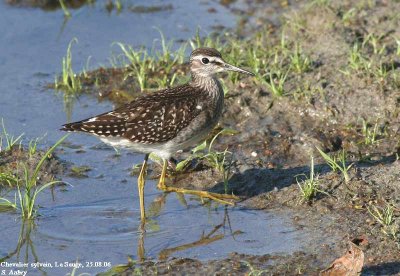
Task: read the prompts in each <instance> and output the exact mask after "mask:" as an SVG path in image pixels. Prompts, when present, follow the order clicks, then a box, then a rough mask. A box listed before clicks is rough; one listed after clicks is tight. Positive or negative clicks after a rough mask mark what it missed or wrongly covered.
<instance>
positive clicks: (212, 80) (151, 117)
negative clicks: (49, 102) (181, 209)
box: [61, 48, 253, 222]
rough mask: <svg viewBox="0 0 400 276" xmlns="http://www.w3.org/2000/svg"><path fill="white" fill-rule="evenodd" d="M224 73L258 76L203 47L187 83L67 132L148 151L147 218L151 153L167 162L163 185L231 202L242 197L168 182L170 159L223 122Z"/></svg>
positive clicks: (141, 180) (140, 181) (68, 126)
mask: <svg viewBox="0 0 400 276" xmlns="http://www.w3.org/2000/svg"><path fill="white" fill-rule="evenodd" d="M223 71H236V72H240V73H245V74H249V75H253V74H252V73H251V72H248V71H245V70H243V69H240V68H237V67H235V66H233V65H230V64H228V63H226V62H225V61H224V60H223V59H222V56H221V54H220V53H219V52H218V51H217V50H215V49H212V48H199V49H196V50H194V51H193V52H192V54H191V56H190V72H191V76H192V79H191V81H190V82H188V83H187V84H184V85H181V86H177V87H174V88H169V89H165V90H161V91H158V92H153V93H147V94H146V95H144V96H142V97H139V98H137V99H136V100H134V101H132V102H131V103H128V104H126V105H124V106H122V107H120V108H118V109H115V110H113V111H110V112H107V113H103V114H100V115H98V116H94V117H91V118H88V119H85V120H82V121H79V122H74V123H70V124H65V125H63V128H62V129H61V130H64V131H80V132H86V133H89V134H93V135H96V136H98V137H99V138H100V139H101V140H102V141H104V142H105V143H107V144H109V145H112V146H114V147H124V148H129V149H131V150H133V151H135V152H141V153H145V154H146V156H145V161H144V162H143V166H142V169H141V171H140V174H139V177H138V188H139V198H140V209H141V218H142V222H144V218H145V213H144V199H143V198H144V195H143V187H144V176H145V173H146V164H147V158H148V155H149V153H155V154H157V155H158V156H160V157H161V158H162V159H163V160H164V165H163V170H162V173H161V177H160V181H159V184H158V188H160V189H162V190H164V191H168V192H171V191H174V192H180V193H190V194H195V195H198V196H201V197H207V198H210V199H213V200H217V201H219V202H221V203H230V202H228V201H227V199H236V197H234V196H232V195H219V194H213V193H209V192H204V191H193V190H184V189H179V188H174V187H167V186H166V185H165V173H166V166H167V163H166V160H167V159H169V158H170V157H171V156H172V155H173V154H174V153H175V152H176V151H178V150H183V149H186V148H188V147H191V146H194V145H196V144H197V143H199V142H200V141H201V140H203V139H204V138H206V137H207V135H208V133H209V132H210V131H211V130H212V129H213V128H214V127H215V125H216V124H217V123H218V119H219V118H220V117H221V114H222V108H223V104H224V92H223V89H222V87H221V85H220V83H219V81H218V80H217V78H216V76H215V75H216V73H218V72H223Z"/></svg>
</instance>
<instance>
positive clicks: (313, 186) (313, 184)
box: [296, 156, 325, 202]
mask: <svg viewBox="0 0 400 276" xmlns="http://www.w3.org/2000/svg"><path fill="white" fill-rule="evenodd" d="M304 176H305V175H304ZM296 182H297V185H298V186H299V189H300V193H301V201H302V202H310V201H311V200H312V199H314V198H315V197H316V196H317V194H318V193H325V192H323V191H321V190H320V189H319V185H320V183H319V176H318V175H317V174H315V173H314V157H312V156H311V165H310V176H309V177H308V178H307V177H306V179H304V180H302V181H300V182H299V181H298V179H297V176H296Z"/></svg>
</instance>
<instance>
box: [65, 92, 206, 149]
mask: <svg viewBox="0 0 400 276" xmlns="http://www.w3.org/2000/svg"><path fill="white" fill-rule="evenodd" d="M204 97H205V93H201V91H197V90H196V89H194V88H193V87H191V86H189V85H183V86H178V87H174V88H171V89H166V90H162V91H159V92H154V93H151V94H148V95H146V96H142V97H139V98H138V99H136V100H135V101H133V102H131V103H129V104H127V105H124V106H122V107H120V108H118V109H116V110H114V111H111V112H107V113H103V114H101V115H98V116H95V117H92V118H88V119H85V120H82V121H79V122H75V123H70V124H66V125H64V126H63V128H62V130H66V131H83V132H88V133H91V134H94V135H98V136H101V137H123V138H127V139H129V140H131V141H132V142H134V143H143V144H155V143H163V142H166V141H169V140H171V139H173V138H174V137H176V136H177V134H178V133H179V131H181V130H182V129H184V128H185V127H186V126H188V125H189V124H190V122H192V120H193V119H194V118H195V117H196V116H198V115H199V114H200V113H201V111H202V110H204V109H206V108H207V107H206V106H204V105H205V104H206V102H207V101H206V100H205V99H204Z"/></svg>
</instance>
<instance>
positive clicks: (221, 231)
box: [137, 194, 243, 263]
mask: <svg viewBox="0 0 400 276" xmlns="http://www.w3.org/2000/svg"><path fill="white" fill-rule="evenodd" d="M167 195H168V194H163V195H161V196H159V197H157V198H156V199H155V200H154V201H153V202H152V203H151V204H150V206H149V208H148V216H147V217H148V220H147V222H146V224H147V227H154V228H153V230H155V231H157V229H159V228H160V227H159V225H158V224H157V222H156V221H155V220H154V219H152V218H154V217H157V216H158V215H159V214H160V212H161V210H162V209H163V206H164V204H165V199H166V197H167ZM176 195H177V196H178V197H179V201H180V202H181V203H182V204H183V205H184V206H185V207H186V206H187V203H186V200H185V198H184V196H183V195H182V194H176ZM207 203H208V207H209V208H211V207H212V206H211V204H212V202H211V201H210V202H207ZM227 228H228V229H229V233H228V234H227V233H226V231H225V230H226V229H227ZM241 233H243V232H242V231H240V230H235V231H233V230H232V225H231V222H230V219H229V212H228V208H227V206H225V207H224V216H223V219H222V222H221V223H220V224H218V225H216V226H214V227H213V228H212V229H211V231H209V232H207V233H204V232H203V233H202V234H201V236H200V238H199V239H198V240H195V241H193V242H190V243H185V244H181V245H178V246H175V247H169V248H164V249H163V250H161V251H160V252H159V253H158V259H159V260H160V261H165V260H167V259H168V257H170V256H171V255H173V254H174V253H176V252H179V251H184V250H187V249H191V248H195V247H200V246H204V245H208V244H210V243H213V242H216V241H219V240H222V239H224V238H225V237H232V238H233V239H235V237H236V235H239V234H241ZM145 237H146V232H145V231H138V248H137V258H138V260H137V261H138V262H139V263H140V262H144V261H145V260H146V253H145V245H144V244H145Z"/></svg>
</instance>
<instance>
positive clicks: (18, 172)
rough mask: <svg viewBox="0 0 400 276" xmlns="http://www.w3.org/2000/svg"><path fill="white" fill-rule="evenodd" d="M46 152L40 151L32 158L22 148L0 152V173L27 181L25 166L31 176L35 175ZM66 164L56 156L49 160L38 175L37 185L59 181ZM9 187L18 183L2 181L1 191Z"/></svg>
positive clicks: (16, 147) (0, 184) (0, 183)
mask: <svg viewBox="0 0 400 276" xmlns="http://www.w3.org/2000/svg"><path fill="white" fill-rule="evenodd" d="M44 154H45V151H40V150H38V151H37V152H36V153H34V154H33V155H32V156H30V155H29V152H28V151H27V150H26V149H24V148H23V147H22V146H21V147H18V146H15V147H13V148H12V149H11V150H9V151H2V152H0V173H5V174H11V175H13V176H14V177H16V178H17V179H19V180H20V181H22V183H23V180H24V179H25V166H26V168H27V169H28V172H29V173H30V174H32V173H33V171H34V170H35V168H36V166H37V165H38V163H39V162H40V160H41V159H42V157H43V155H44ZM64 167H65V164H63V163H61V162H60V160H59V159H58V158H57V157H55V156H54V155H52V156H50V157H49V158H47V159H46V160H45V161H44V163H43V165H42V168H41V170H40V171H39V174H38V180H37V184H39V185H40V184H45V183H48V182H51V181H54V180H55V179H57V177H60V176H61V175H63V173H64ZM9 185H16V183H14V182H11V183H7V182H6V181H5V182H1V181H0V190H1V189H2V187H3V188H5V187H7V186H9Z"/></svg>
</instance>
